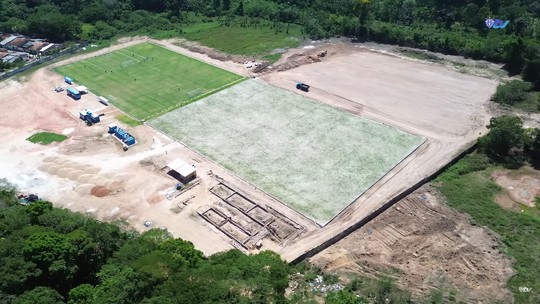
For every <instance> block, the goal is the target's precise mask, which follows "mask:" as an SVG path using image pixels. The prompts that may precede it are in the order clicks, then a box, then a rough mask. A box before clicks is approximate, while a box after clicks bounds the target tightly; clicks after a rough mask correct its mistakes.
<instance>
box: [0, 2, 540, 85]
mask: <svg viewBox="0 0 540 304" xmlns="http://www.w3.org/2000/svg"><path fill="white" fill-rule="evenodd" d="M488 17H492V18H499V19H502V20H510V23H509V24H508V26H507V27H506V28H504V29H490V28H487V27H486V26H485V24H484V21H485V19H486V18H488ZM194 25H201V26H195V27H193V26H194ZM205 25H209V26H205ZM215 25H218V26H222V27H231V31H230V32H231V33H235V31H234V28H237V27H243V28H259V29H262V28H264V29H271V30H272V31H273V32H274V33H284V34H290V35H300V36H305V37H309V38H315V39H317V38H324V37H331V36H348V37H356V38H358V39H359V40H372V41H376V42H383V43H392V44H399V45H404V46H411V47H418V48H423V49H429V50H432V51H438V52H443V53H448V54H460V55H465V56H468V57H471V58H475V59H487V60H490V61H494V62H503V63H505V64H506V68H507V70H508V71H510V72H511V73H513V74H519V73H521V74H522V75H523V77H524V80H526V81H528V82H530V83H531V84H532V85H533V88H535V89H540V76H539V75H540V41H539V40H540V39H539V37H540V33H539V32H540V2H539V1H537V0H334V1H323V0H296V1H290V0H24V1H22V0H0V31H4V32H20V33H24V34H28V35H33V36H39V37H46V38H49V39H51V40H55V41H65V40H76V39H80V38H87V39H92V40H100V39H109V38H112V37H114V36H116V35H121V34H129V33H141V34H152V33H156V32H159V31H162V32H163V31H165V32H167V33H169V34H170V35H173V34H175V35H176V36H179V35H181V34H182V33H186V29H187V32H189V31H190V30H193V29H195V32H203V33H204V31H205V30H211V29H212V28H213V27H214V26H215ZM298 28H300V30H299V31H297V29H298ZM272 31H271V33H272ZM226 32H227V31H221V32H220V33H221V34H223V33H226ZM243 34H244V33H243V32H241V33H239V35H243ZM264 36H269V34H266V33H265V34H264V35H260V36H254V40H253V41H251V43H252V44H253V43H255V44H256V43H257V42H258V39H264ZM188 37H189V36H188ZM224 40H229V39H222V42H223V43H226V41H224ZM253 51H254V52H260V51H261V50H259V49H254V50H253Z"/></svg>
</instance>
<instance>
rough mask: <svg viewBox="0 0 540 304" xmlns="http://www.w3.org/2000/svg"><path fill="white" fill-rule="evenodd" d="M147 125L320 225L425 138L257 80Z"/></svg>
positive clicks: (237, 86) (168, 114) (166, 115)
mask: <svg viewBox="0 0 540 304" xmlns="http://www.w3.org/2000/svg"><path fill="white" fill-rule="evenodd" d="M149 123H150V125H152V126H154V127H156V128H158V129H160V130H162V131H163V132H165V133H167V134H169V135H170V136H172V137H174V138H176V139H178V140H179V141H181V142H183V143H185V144H187V145H188V146H190V147H193V148H194V149H196V150H198V151H199V152H200V153H202V154H203V155H206V156H207V157H209V158H211V159H213V160H214V161H216V162H217V163H219V164H221V165H223V166H224V167H226V168H227V169H229V170H231V171H233V172H235V173H236V174H237V175H239V176H240V177H242V178H244V179H246V180H248V181H251V182H253V184H255V185H257V186H258V187H260V188H261V189H263V190H264V191H266V192H268V193H270V194H272V195H273V196H275V197H276V198H278V199H280V200H281V201H283V202H284V203H285V204H287V205H289V206H290V207H292V208H294V209H295V210H297V211H299V212H301V213H303V214H304V215H306V216H307V217H309V218H311V219H313V220H314V221H316V222H318V223H319V224H326V223H327V222H328V221H330V220H331V219H332V218H333V217H334V216H335V215H337V214H338V213H339V212H340V211H341V210H342V209H343V208H345V207H346V206H347V205H348V204H350V203H351V202H352V201H354V200H355V199H356V198H357V197H358V196H359V195H361V194H362V193H363V192H364V191H366V190H367V189H368V188H369V187H371V185H373V184H374V183H375V182H377V180H379V179H380V178H381V177H382V176H384V175H385V174H386V173H387V172H388V171H389V170H391V169H392V168H393V167H394V166H396V165H397V164H398V163H399V162H401V160H402V159H404V158H405V157H407V155H409V154H410V153H412V152H413V151H414V150H415V149H416V148H417V147H418V146H419V145H420V144H421V143H422V142H423V140H424V139H422V138H420V137H417V136H413V135H411V134H408V133H406V132H403V131H400V130H398V129H395V128H392V127H389V126H386V125H383V124H380V123H376V122H373V121H371V120H368V119H365V118H361V117H358V116H355V115H352V114H350V113H347V112H345V111H342V110H338V109H335V108H332V107H329V106H327V105H324V104H321V103H318V102H315V101H312V100H310V99H308V98H306V97H303V96H300V95H297V94H293V93H291V92H287V91H284V90H280V89H277V88H275V87H273V86H271V85H267V84H264V83H262V82H259V81H255V80H251V81H246V82H244V83H242V84H239V85H236V86H234V87H232V88H229V89H227V90H224V91H222V92H220V93H218V94H215V95H212V96H210V97H207V98H205V99H203V100H201V101H199V102H197V103H194V104H191V105H189V106H186V107H183V108H181V109H178V110H176V111H173V112H170V113H167V114H165V115H163V116H161V117H158V118H156V119H153V120H151V121H150V122H149Z"/></svg>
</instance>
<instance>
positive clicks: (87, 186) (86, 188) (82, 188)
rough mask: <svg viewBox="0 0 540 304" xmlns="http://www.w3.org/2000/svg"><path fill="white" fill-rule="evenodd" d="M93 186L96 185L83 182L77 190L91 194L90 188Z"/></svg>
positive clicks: (84, 193)
mask: <svg viewBox="0 0 540 304" xmlns="http://www.w3.org/2000/svg"><path fill="white" fill-rule="evenodd" d="M92 188H94V185H91V184H82V185H79V186H77V188H75V191H76V192H77V193H78V194H80V195H88V194H90V190H92Z"/></svg>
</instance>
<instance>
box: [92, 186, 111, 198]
mask: <svg viewBox="0 0 540 304" xmlns="http://www.w3.org/2000/svg"><path fill="white" fill-rule="evenodd" d="M109 193H111V190H110V189H108V188H107V187H105V186H100V185H98V186H94V187H93V188H92V190H90V194H92V195H93V196H96V197H104V196H107V195H109Z"/></svg>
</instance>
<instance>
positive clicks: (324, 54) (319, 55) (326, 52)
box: [317, 51, 328, 58]
mask: <svg viewBox="0 0 540 304" xmlns="http://www.w3.org/2000/svg"><path fill="white" fill-rule="evenodd" d="M326 54H328V51H324V52H320V53H319V54H317V57H319V58H322V57H326Z"/></svg>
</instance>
